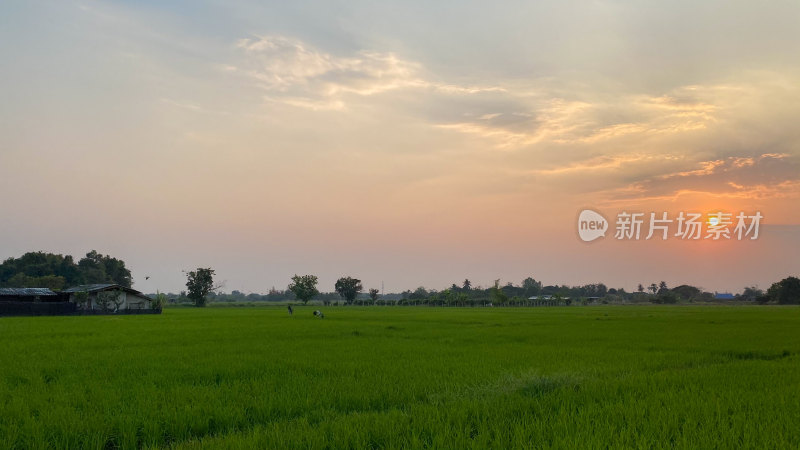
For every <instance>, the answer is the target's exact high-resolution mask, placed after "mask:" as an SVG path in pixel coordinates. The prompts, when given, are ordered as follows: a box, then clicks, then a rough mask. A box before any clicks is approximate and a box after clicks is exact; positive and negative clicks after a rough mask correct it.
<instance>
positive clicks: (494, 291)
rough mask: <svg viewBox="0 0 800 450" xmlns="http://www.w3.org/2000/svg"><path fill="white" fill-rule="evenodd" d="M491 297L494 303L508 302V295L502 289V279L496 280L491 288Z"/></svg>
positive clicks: (502, 303)
mask: <svg viewBox="0 0 800 450" xmlns="http://www.w3.org/2000/svg"><path fill="white" fill-rule="evenodd" d="M489 295H490V297H491V299H492V304H498V305H505V304H506V303H507V302H508V295H506V293H505V292H503V290H502V289H500V280H494V286H493V287H492V288H491V292H490V294H489Z"/></svg>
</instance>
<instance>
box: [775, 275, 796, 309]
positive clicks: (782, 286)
mask: <svg viewBox="0 0 800 450" xmlns="http://www.w3.org/2000/svg"><path fill="white" fill-rule="evenodd" d="M767 297H769V299H770V300H771V301H774V302H777V303H779V304H781V305H797V304H800V279H798V278H797V277H788V278H784V279H783V280H781V281H779V282H777V283H774V284H773V285H772V286H770V288H769V289H768V290H767Z"/></svg>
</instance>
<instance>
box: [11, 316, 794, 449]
mask: <svg viewBox="0 0 800 450" xmlns="http://www.w3.org/2000/svg"><path fill="white" fill-rule="evenodd" d="M313 309H314V308H313V307H310V306H309V307H302V306H299V307H296V308H295V314H294V316H292V317H290V316H289V315H288V314H287V312H286V310H285V309H284V308H278V307H251V308H214V307H209V308H168V309H165V310H164V313H163V314H162V315H142V316H83V317H6V318H0V448H19V449H44V448H58V449H61V448H75V449H83V448H87V449H103V448H123V449H134V448H176V449H199V448H242V449H249V448H275V449H284V448H337V449H338V448H447V449H463V448H496V449H507V448H704V449H706V448H725V449H729V448H798V447H800V308H797V307H759V306H751V307H747V306H742V307H721V306H720V307H699V306H602V307H581V306H573V307H552V308H425V307H408V308H403V307H328V308H325V309H324V312H325V316H326V317H325V319H324V320H319V319H316V318H314V317H313V316H312V310H313Z"/></svg>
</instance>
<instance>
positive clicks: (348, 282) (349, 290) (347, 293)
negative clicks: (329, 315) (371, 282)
mask: <svg viewBox="0 0 800 450" xmlns="http://www.w3.org/2000/svg"><path fill="white" fill-rule="evenodd" d="M335 288H336V292H337V293H339V295H341V296H342V298H343V299H345V300H346V301H347V303H352V302H353V300H355V299H356V296H357V295H358V293H359V292H361V290H362V289H364V288H363V287H362V286H361V280H358V279H356V278H351V277H342V278H339V279H338V280H336V285H335Z"/></svg>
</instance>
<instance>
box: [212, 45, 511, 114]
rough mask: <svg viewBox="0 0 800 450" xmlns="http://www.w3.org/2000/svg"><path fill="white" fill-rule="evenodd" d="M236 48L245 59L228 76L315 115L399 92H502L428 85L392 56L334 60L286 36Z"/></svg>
mask: <svg viewBox="0 0 800 450" xmlns="http://www.w3.org/2000/svg"><path fill="white" fill-rule="evenodd" d="M236 48H237V49H239V50H241V51H242V52H243V53H244V58H243V59H242V61H241V62H240V64H238V65H228V66H226V70H227V71H230V72H238V73H242V74H244V75H246V76H248V77H250V78H251V79H253V80H255V81H256V82H257V84H258V86H259V87H261V88H262V89H264V90H265V91H267V92H268V95H267V97H266V99H267V100H268V101H271V102H282V103H285V104H289V105H293V106H298V107H302V108H307V109H313V110H320V109H344V108H345V107H346V105H347V99H348V97H349V96H355V97H370V96H374V95H378V94H381V93H385V92H388V91H395V90H401V89H426V90H432V91H435V92H438V93H441V94H449V95H470V94H477V93H481V92H502V91H503V89H502V88H499V87H492V86H490V87H481V86H472V85H467V86H461V85H457V84H452V83H440V82H435V81H430V80H427V79H425V78H424V77H423V70H422V67H421V65H420V64H418V63H415V62H412V61H408V60H404V59H402V58H400V57H398V56H397V55H395V54H394V53H384V52H375V51H367V50H362V51H358V52H356V53H355V54H354V55H352V56H335V55H333V54H330V53H326V52H324V51H321V50H319V49H316V48H314V47H312V46H309V45H308V44H306V43H304V42H302V41H299V40H297V39H293V38H289V37H285V36H262V37H257V38H245V39H241V40H239V41H238V42H237V43H236Z"/></svg>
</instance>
